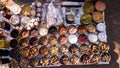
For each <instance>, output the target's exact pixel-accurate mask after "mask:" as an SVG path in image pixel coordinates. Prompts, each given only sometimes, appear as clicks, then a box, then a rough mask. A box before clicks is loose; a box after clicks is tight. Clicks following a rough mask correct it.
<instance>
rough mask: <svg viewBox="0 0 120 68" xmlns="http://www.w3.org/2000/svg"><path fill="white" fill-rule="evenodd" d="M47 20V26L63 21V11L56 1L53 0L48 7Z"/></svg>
mask: <svg viewBox="0 0 120 68" xmlns="http://www.w3.org/2000/svg"><path fill="white" fill-rule="evenodd" d="M47 10H48V11H47V13H46V22H47V24H46V25H47V27H50V26H52V25H60V24H61V23H63V17H62V13H61V9H60V6H57V5H56V4H55V3H54V1H52V2H51V3H50V4H49V5H48V7H47Z"/></svg>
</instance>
